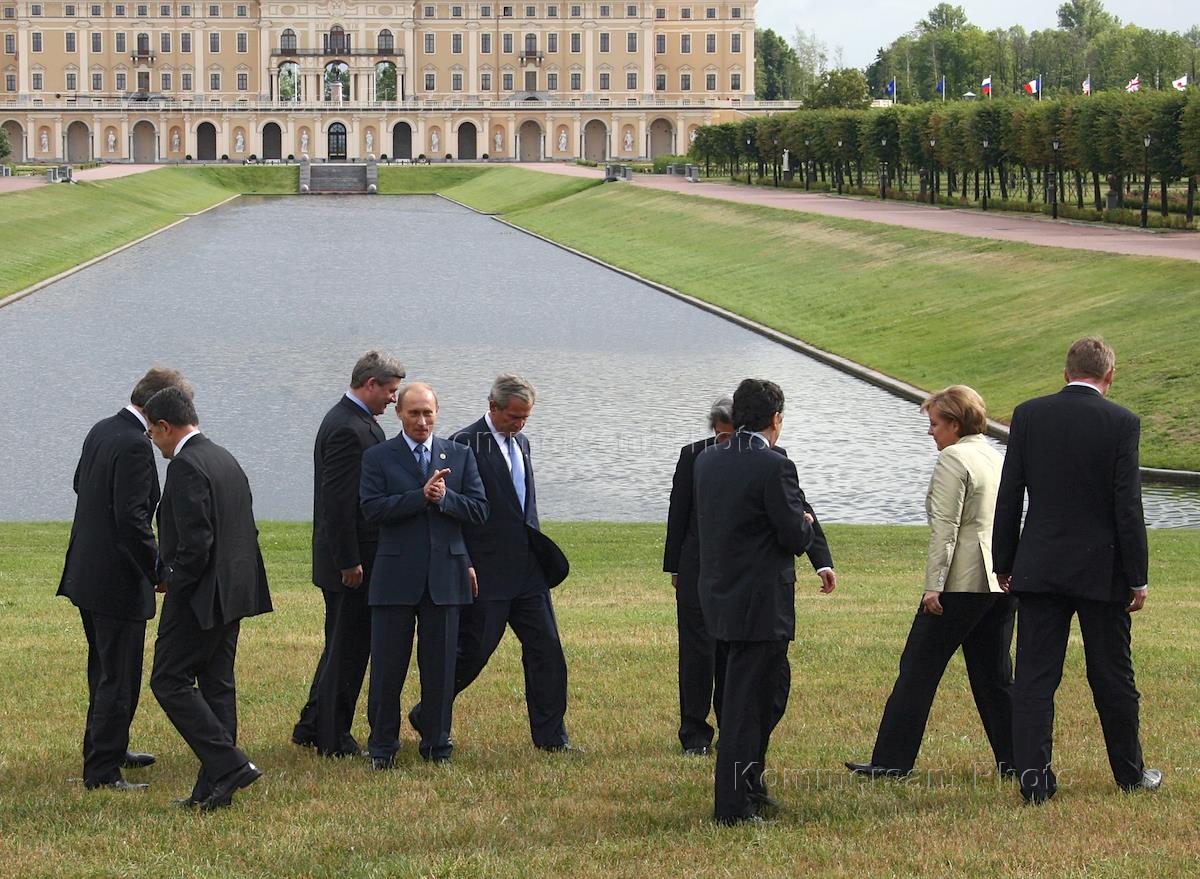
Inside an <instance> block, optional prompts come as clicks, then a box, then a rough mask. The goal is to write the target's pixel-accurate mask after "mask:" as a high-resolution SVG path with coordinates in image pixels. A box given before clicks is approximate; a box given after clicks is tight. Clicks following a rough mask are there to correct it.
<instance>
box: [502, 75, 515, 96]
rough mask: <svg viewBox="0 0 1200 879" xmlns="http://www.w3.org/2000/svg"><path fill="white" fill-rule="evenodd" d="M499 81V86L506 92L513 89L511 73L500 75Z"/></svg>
mask: <svg viewBox="0 0 1200 879" xmlns="http://www.w3.org/2000/svg"><path fill="white" fill-rule="evenodd" d="M500 83H501V87H502V88H503V89H504V90H505V91H506V92H511V91H512V90H513V75H512V74H511V73H505V74H504V75H503V76H501V77H500Z"/></svg>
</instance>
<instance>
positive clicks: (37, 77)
mask: <svg viewBox="0 0 1200 879" xmlns="http://www.w3.org/2000/svg"><path fill="white" fill-rule="evenodd" d="M33 90H34V91H35V92H40V91H41V90H42V75H41V74H40V73H35V74H33Z"/></svg>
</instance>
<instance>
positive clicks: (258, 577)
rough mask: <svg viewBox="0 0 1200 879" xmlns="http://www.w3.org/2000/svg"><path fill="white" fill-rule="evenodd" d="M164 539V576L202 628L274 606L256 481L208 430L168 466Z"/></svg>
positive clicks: (161, 524)
mask: <svg viewBox="0 0 1200 879" xmlns="http://www.w3.org/2000/svg"><path fill="white" fill-rule="evenodd" d="M158 537H159V545H160V546H161V548H162V571H161V578H162V579H163V580H165V581H166V584H167V590H168V591H169V592H174V593H175V594H176V595H177V596H178V597H179V598H184V597H186V600H187V602H188V604H189V605H190V607H191V609H192V612H193V613H195V614H196V619H197V620H198V621H199V623H200V628H202V629H211V628H213V627H214V626H218V625H223V624H227V623H231V622H233V621H235V620H240V619H242V618H243V617H250V616H255V615H256V614H261V613H268V612H270V611H271V609H272V608H271V595H270V591H269V590H268V587H267V572H266V569H265V568H264V567H263V559H262V552H260V551H259V547H258V527H257V526H256V525H255V524H254V510H253V499H252V497H251V495H250V483H249V481H248V480H247V479H246V474H245V473H244V472H243V471H242V468H241V465H240V464H238V462H237V460H236V459H235V458H234V457H233V455H231V454H229V452H228V451H226V450H225V449H224V448H222V447H221V446H219V445H217V444H216V443H214V442H213V441H212V440H210V439H209V438H208V437H206V436H204V435H203V434H197V435H196V436H193V437H192V438H191V439H189V440H188V441H187V443H186V444H185V445H184V447H183V449H181V450H180V452H179V454H178V455H176V456H175V457H174V458H172V459H171V463H170V464H168V465H167V481H166V485H164V486H163V496H162V503H161V504H160V505H159V507H158Z"/></svg>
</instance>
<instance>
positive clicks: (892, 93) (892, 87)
mask: <svg viewBox="0 0 1200 879" xmlns="http://www.w3.org/2000/svg"><path fill="white" fill-rule="evenodd" d="M883 93H884V94H885V95H887V96H889V97H890V98H891V99H892V103H893V104H894V103H896V77H894V76H893V77H892V81H891V82H889V83H888V84H887V85H885V86H884V87H883Z"/></svg>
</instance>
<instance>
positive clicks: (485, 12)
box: [479, 6, 492, 18]
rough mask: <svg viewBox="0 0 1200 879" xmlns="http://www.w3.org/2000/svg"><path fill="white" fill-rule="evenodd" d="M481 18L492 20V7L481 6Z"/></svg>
mask: <svg viewBox="0 0 1200 879" xmlns="http://www.w3.org/2000/svg"><path fill="white" fill-rule="evenodd" d="M479 17H480V18H491V17H492V7H490V6H480V7H479Z"/></svg>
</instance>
